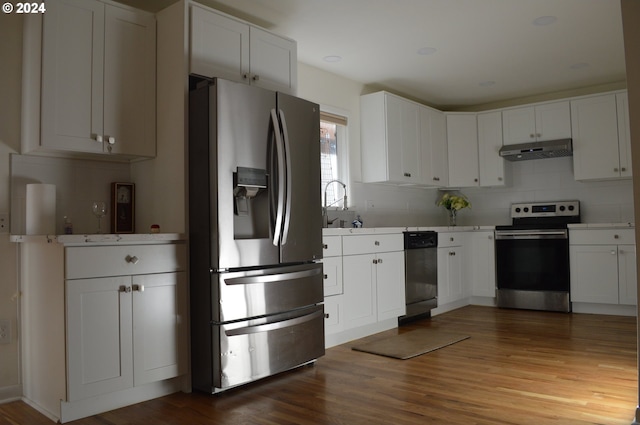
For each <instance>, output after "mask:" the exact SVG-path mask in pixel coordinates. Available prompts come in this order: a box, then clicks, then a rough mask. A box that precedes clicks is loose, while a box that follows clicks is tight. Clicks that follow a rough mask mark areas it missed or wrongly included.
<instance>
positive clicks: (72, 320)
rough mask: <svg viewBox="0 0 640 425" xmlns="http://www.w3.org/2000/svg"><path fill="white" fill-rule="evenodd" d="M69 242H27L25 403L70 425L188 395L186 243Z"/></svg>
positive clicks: (23, 263) (24, 263)
mask: <svg viewBox="0 0 640 425" xmlns="http://www.w3.org/2000/svg"><path fill="white" fill-rule="evenodd" d="M64 238H67V239H70V240H72V242H71V243H69V244H68V243H66V242H59V243H50V242H49V243H47V242H45V241H43V242H26V243H22V244H21V256H22V260H21V273H22V274H23V276H22V278H21V285H22V287H23V288H24V293H25V296H24V299H23V306H24V310H25V311H24V314H25V316H24V320H25V328H24V335H23V338H24V341H25V357H24V358H25V370H27V371H28V372H27V377H26V379H25V383H24V392H25V399H27V400H28V401H29V403H30V404H31V405H33V406H35V407H36V408H38V409H39V410H41V411H43V412H46V413H47V414H48V415H49V416H51V417H55V418H56V419H59V420H60V422H63V423H64V422H68V421H72V420H76V419H80V418H83V417H87V416H91V415H94V414H97V413H101V412H105V411H108V410H112V409H116V408H119V407H123V406H126V405H130V404H134V403H137V402H140V401H144V400H149V399H152V398H156V397H159V396H162V395H166V394H169V393H171V392H176V391H179V390H181V389H185V387H184V385H185V381H184V380H183V378H184V377H186V374H187V372H188V358H187V356H188V319H187V311H188V300H187V292H188V291H187V276H186V273H187V272H186V268H187V257H186V245H185V243H184V242H183V241H176V242H166V241H162V242H160V243H159V242H151V243H150V242H145V243H143V244H137V243H135V244H131V243H123V242H115V243H114V242H111V243H91V244H90V243H85V242H79V241H80V240H81V239H82V240H84V237H81V236H79V235H78V236H76V235H72V236H69V237H67V236H65V237H58V239H59V240H61V239H64ZM106 238H107V239H108V236H106ZM35 312H42V313H41V314H40V313H38V314H34V313H35ZM40 316H46V320H41V319H40ZM36 318H37V319H38V320H34V319H36ZM43 349H45V352H43Z"/></svg>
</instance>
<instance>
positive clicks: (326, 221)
mask: <svg viewBox="0 0 640 425" xmlns="http://www.w3.org/2000/svg"><path fill="white" fill-rule="evenodd" d="M331 183H338V184H340V185H342V189H343V190H344V197H343V198H342V210H343V211H344V210H348V209H349V208H348V207H347V185H346V184H344V183H342V182H341V181H340V180H331V181H330V182H329V183H327V185H326V186H325V187H324V203H323V204H322V205H323V206H322V227H329V225H330V224H332V223H333V222H334V221H336V220H337V217H336V218H334V219H333V220H329V210H328V207H330V206H331V205H333V204H335V203H336V202H338V201H339V199H336V200H335V201H333V202H332V203H330V204H329V205H327V189H328V188H329V185H330V184H331Z"/></svg>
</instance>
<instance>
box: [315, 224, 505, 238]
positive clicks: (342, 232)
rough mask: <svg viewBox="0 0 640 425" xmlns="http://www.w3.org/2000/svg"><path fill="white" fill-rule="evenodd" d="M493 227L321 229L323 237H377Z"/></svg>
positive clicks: (469, 230)
mask: <svg viewBox="0 0 640 425" xmlns="http://www.w3.org/2000/svg"><path fill="white" fill-rule="evenodd" d="M494 229H495V226H432V227H422V226H420V227H415V226H413V227H362V228H359V229H354V228H351V229H341V228H333V227H329V228H325V229H322V234H323V235H324V236H346V235H374V234H375V235H379V234H389V233H402V232H407V231H409V232H411V231H417V230H421V231H424V230H432V231H435V232H472V231H479V230H494Z"/></svg>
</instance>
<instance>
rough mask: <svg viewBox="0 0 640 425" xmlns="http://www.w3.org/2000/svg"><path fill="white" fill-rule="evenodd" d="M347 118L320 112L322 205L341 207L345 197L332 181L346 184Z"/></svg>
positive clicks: (340, 187)
mask: <svg viewBox="0 0 640 425" xmlns="http://www.w3.org/2000/svg"><path fill="white" fill-rule="evenodd" d="M347 163H348V162H347V117H346V116H344V115H342V114H337V113H333V112H327V111H321V112H320V170H321V182H322V183H321V186H320V187H321V196H322V203H323V205H324V202H325V198H324V196H325V191H326V203H327V205H328V206H333V207H343V206H344V205H342V203H343V197H344V195H345V192H344V189H343V188H342V185H340V184H339V183H337V182H334V183H332V184H329V185H328V186H327V184H328V183H329V182H331V181H332V180H340V181H341V182H343V183H344V184H345V185H346V184H347V183H348V180H349V179H348V170H347Z"/></svg>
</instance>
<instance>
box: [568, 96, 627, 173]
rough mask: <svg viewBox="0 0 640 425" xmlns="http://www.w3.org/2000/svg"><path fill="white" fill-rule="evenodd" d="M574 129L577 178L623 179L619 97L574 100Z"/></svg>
mask: <svg viewBox="0 0 640 425" xmlns="http://www.w3.org/2000/svg"><path fill="white" fill-rule="evenodd" d="M571 127H572V132H573V136H572V137H573V175H574V177H575V179H576V180H589V179H596V180H597V179H610V178H618V177H620V154H619V150H618V116H617V112H616V97H615V95H612V94H611V95H604V96H597V97H589V98H585V99H579V100H575V101H572V102H571Z"/></svg>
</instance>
